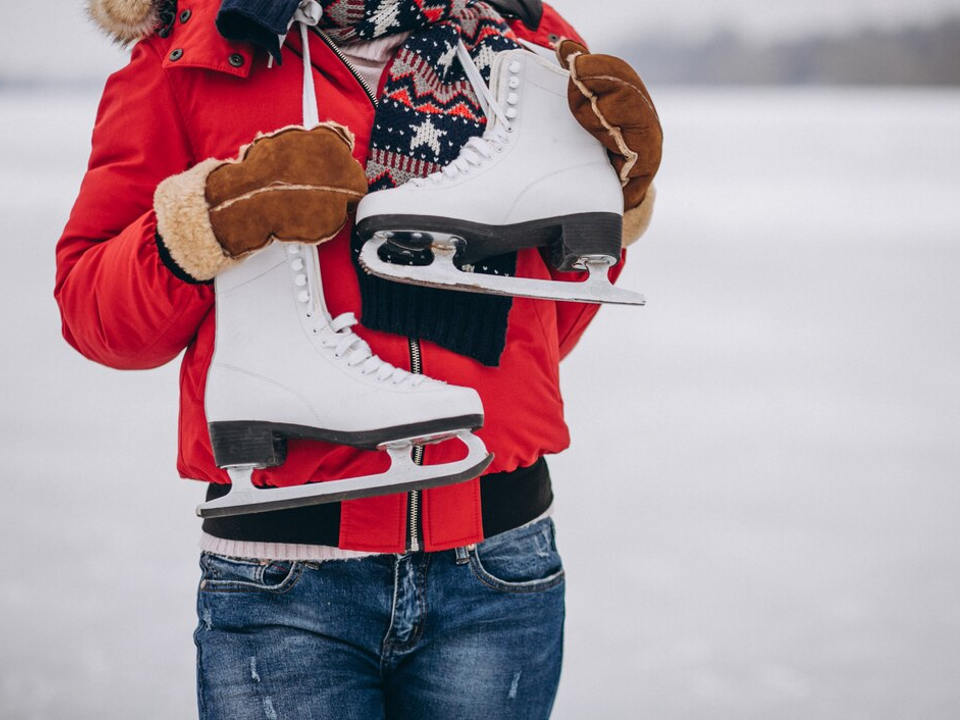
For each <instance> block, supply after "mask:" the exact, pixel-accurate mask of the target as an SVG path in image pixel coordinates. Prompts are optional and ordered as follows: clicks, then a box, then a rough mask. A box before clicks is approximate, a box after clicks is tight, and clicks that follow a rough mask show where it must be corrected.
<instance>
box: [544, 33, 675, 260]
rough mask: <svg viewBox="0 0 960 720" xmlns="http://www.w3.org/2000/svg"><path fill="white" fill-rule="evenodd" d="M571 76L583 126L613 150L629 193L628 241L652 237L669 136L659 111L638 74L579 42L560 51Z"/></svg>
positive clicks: (571, 97) (570, 92) (570, 94)
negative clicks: (656, 177) (650, 228)
mask: <svg viewBox="0 0 960 720" xmlns="http://www.w3.org/2000/svg"><path fill="white" fill-rule="evenodd" d="M557 57H558V58H559V59H560V64H561V65H563V67H565V68H567V69H568V70H569V71H570V83H569V85H568V87H567V99H568V101H569V103H570V110H571V111H572V112H573V114H574V116H575V117H576V118H577V121H578V122H579V123H580V124H581V125H582V126H583V127H584V128H585V129H587V130H588V131H589V132H590V134H591V135H593V136H594V137H595V138H597V139H598V140H599V141H600V142H601V143H603V146H604V147H605V148H607V151H608V153H609V155H610V161H611V162H612V163H613V166H614V168H616V170H617V174H618V175H619V176H620V184H621V186H622V187H623V208H624V215H623V241H624V245H625V246H626V245H630V244H631V243H633V242H634V241H636V240H637V239H638V238H639V237H640V236H641V235H642V234H643V233H644V231H646V229H647V227H648V226H649V224H650V220H651V217H652V214H653V202H654V199H655V197H656V190H655V189H654V188H653V186H652V184H651V183H652V182H653V178H654V175H656V174H657V169H658V168H659V167H660V158H661V154H662V148H663V130H662V129H661V127H660V119H659V117H658V116H657V109H656V108H655V107H654V105H653V101H652V100H651V99H650V94H649V93H648V92H647V88H646V86H645V85H644V84H643V81H642V80H641V79H640V76H639V75H637V73H636V71H635V70H634V69H633V68H631V67H630V66H629V65H628V64H627V63H626V62H624V61H623V60H621V59H619V58H616V57H613V56H611V55H593V54H591V53H590V52H588V51H587V49H586V48H585V47H584V46H583V45H581V44H580V43H578V42H575V41H573V40H564V41H563V42H561V43H560V45H559V47H558V48H557Z"/></svg>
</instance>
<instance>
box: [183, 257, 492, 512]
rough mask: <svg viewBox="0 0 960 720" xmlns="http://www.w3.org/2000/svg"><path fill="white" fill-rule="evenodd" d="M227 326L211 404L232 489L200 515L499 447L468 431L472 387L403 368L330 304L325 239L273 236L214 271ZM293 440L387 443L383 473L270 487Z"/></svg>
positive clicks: (400, 477) (380, 487)
mask: <svg viewBox="0 0 960 720" xmlns="http://www.w3.org/2000/svg"><path fill="white" fill-rule="evenodd" d="M215 287H216V313H217V318H216V320H217V334H216V341H215V342H216V344H215V348H214V354H213V360H212V362H211V365H210V370H209V372H208V374H207V387H206V400H205V409H206V414H207V422H208V427H209V430H210V439H211V442H212V444H213V452H214V457H215V460H216V463H217V466H218V467H222V468H226V469H227V471H228V473H229V475H230V479H231V481H232V483H233V487H232V489H231V490H230V493H229V494H227V495H226V496H224V497H222V498H219V499H217V500H213V501H211V502H208V503H205V504H203V505H200V507H198V508H197V514H198V515H200V516H201V517H216V516H222V515H238V514H244V513H253V512H263V511H266V510H277V509H283V508H290V507H298V506H301V505H312V504H319V503H325V502H334V501H338V500H347V499H353V498H360V497H368V496H371V495H384V494H388V493H394V492H402V491H410V490H418V489H423V488H428V487H433V486H436V485H442V484H449V483H456V482H461V481H464V480H469V479H472V478H474V477H477V476H478V475H480V474H481V473H482V472H483V471H484V470H485V469H486V467H487V466H488V465H489V464H490V461H491V460H492V459H493V456H492V455H490V454H488V453H487V450H486V448H485V447H484V445H483V442H482V441H481V440H480V439H479V438H478V437H476V436H475V435H474V434H473V433H471V432H470V430H473V429H476V428H478V427H480V426H481V425H483V406H482V404H481V402H480V397H479V395H477V393H476V391H474V390H473V389H471V388H465V387H457V386H454V385H447V384H446V383H442V382H439V381H437V380H432V379H430V378H428V377H426V376H423V375H414V374H411V373H409V372H407V371H405V370H401V369H399V368H395V367H393V366H392V365H389V364H388V363H386V362H384V361H382V360H381V359H380V358H378V357H377V356H376V355H374V354H372V352H371V351H370V348H369V346H368V345H367V344H366V343H365V342H364V341H363V340H362V339H361V338H360V337H359V336H358V335H356V334H354V333H353V331H352V330H351V329H350V328H351V326H353V325H354V324H355V323H356V319H355V318H354V316H353V314H352V313H346V314H343V315H339V316H338V317H336V318H331V317H330V315H329V314H328V312H327V309H326V303H325V301H324V298H323V287H322V284H321V276H320V265H319V262H318V260H317V251H316V248H315V247H313V246H310V245H301V244H298V243H280V242H274V243H273V244H271V245H270V246H268V247H267V248H265V249H263V250H261V251H259V252H257V253H255V254H253V255H251V256H249V257H248V258H246V259H245V260H244V261H243V262H242V263H239V264H238V265H236V266H235V267H233V268H230V269H228V270H226V271H225V272H222V273H221V274H220V275H218V276H217V278H216V280H215ZM454 437H456V438H459V439H460V440H461V441H462V442H463V443H464V444H466V446H467V448H468V450H469V452H468V454H467V457H466V458H465V459H463V460H460V461H458V462H452V463H446V464H442V465H427V466H420V465H416V464H414V463H413V461H412V459H411V449H412V448H413V447H414V446H419V445H424V444H427V443H435V442H440V441H443V440H448V439H452V438H454ZM287 438H302V439H309V440H322V441H326V442H331V443H338V444H342V445H350V446H353V447H358V448H364V449H370V450H373V449H380V450H386V451H387V452H388V453H389V454H390V457H391V459H392V464H391V467H390V469H389V470H388V471H386V472H385V473H382V474H379V475H370V476H364V477H355V478H349V479H344V480H333V481H328V482H320V483H311V484H306V485H298V486H295V487H284V488H265V489H260V488H257V487H255V486H254V485H253V483H252V473H253V470H254V469H256V468H265V467H272V466H276V465H281V464H282V463H283V462H284V459H285V454H286V440H287Z"/></svg>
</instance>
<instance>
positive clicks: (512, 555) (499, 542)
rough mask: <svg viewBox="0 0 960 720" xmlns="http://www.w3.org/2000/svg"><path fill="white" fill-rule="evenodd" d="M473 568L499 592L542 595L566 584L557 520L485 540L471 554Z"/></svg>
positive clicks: (478, 575)
mask: <svg viewBox="0 0 960 720" xmlns="http://www.w3.org/2000/svg"><path fill="white" fill-rule="evenodd" d="M470 567H471V568H472V569H473V572H474V574H475V575H476V576H477V578H478V579H479V580H480V581H481V582H482V583H483V584H484V585H487V586H489V587H492V588H494V589H495V590H503V591H505V592H539V591H542V590H549V589H550V588H552V587H555V586H557V585H559V584H560V583H562V582H563V574H564V571H563V562H562V561H561V559H560V553H559V552H557V545H556V537H555V533H554V526H553V520H552V519H550V518H546V519H544V520H540V521H539V522H536V523H533V524H532V525H528V526H526V527H522V528H518V529H516V530H509V531H507V532H505V533H501V534H500V535H495V536H493V537H492V538H489V539H487V540H484V541H483V542H482V543H480V544H479V545H476V546H474V547H473V548H471V550H470Z"/></svg>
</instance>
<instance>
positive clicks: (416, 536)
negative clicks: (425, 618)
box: [407, 338, 424, 552]
mask: <svg viewBox="0 0 960 720" xmlns="http://www.w3.org/2000/svg"><path fill="white" fill-rule="evenodd" d="M407 342H408V343H409V344H410V372H412V373H413V374H414V375H422V374H423V351H422V349H421V348H420V341H419V340H414V339H413V338H407ZM423 449H424V448H423V445H414V446H413V462H414V464H415V465H423ZM419 549H420V491H419V490H413V491H412V492H409V493H407V552H416V551H418V550H419Z"/></svg>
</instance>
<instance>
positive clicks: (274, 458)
mask: <svg viewBox="0 0 960 720" xmlns="http://www.w3.org/2000/svg"><path fill="white" fill-rule="evenodd" d="M208 428H209V430H210V442H211V443H212V445H213V458H214V460H215V461H216V463H217V467H221V468H223V467H234V466H239V465H247V466H253V467H260V468H265V467H274V466H276V465H282V464H283V462H284V460H286V458H287V441H286V439H284V438H282V437H279V436H278V435H276V434H275V433H274V432H273V430H272V428H271V426H270V425H268V424H266V423H251V422H236V421H230V422H212V423H210V424H209V425H208Z"/></svg>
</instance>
